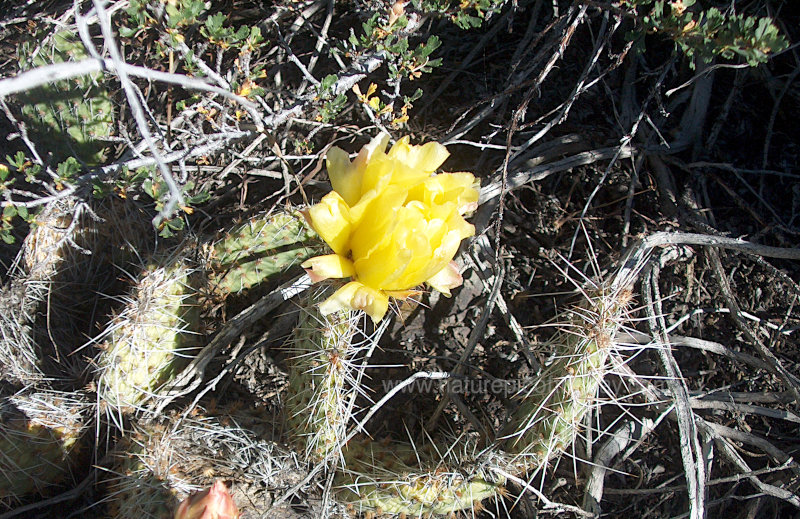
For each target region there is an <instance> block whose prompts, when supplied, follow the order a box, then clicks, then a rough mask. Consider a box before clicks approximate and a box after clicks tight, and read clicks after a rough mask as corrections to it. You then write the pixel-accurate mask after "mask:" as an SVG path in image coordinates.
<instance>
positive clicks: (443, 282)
mask: <svg viewBox="0 0 800 519" xmlns="http://www.w3.org/2000/svg"><path fill="white" fill-rule="evenodd" d="M463 282H464V278H463V277H461V273H460V272H459V271H458V263H456V262H455V261H451V262H450V263H448V264H447V266H445V267H444V268H443V269H442V270H440V271H439V272H438V273H436V274H435V275H434V276H433V277H432V278H430V279H428V282H427V283H428V285H430V287H431V288H433V289H435V290H438V291H439V292H441V293H442V294H444V295H446V296H447V297H450V290H451V289H453V288H456V287H460V286H461V284H462V283H463Z"/></svg>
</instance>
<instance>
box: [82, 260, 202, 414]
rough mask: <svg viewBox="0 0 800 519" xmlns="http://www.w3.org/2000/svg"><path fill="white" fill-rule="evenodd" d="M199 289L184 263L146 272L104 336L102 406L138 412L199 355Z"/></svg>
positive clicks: (168, 263) (100, 377) (100, 373)
mask: <svg viewBox="0 0 800 519" xmlns="http://www.w3.org/2000/svg"><path fill="white" fill-rule="evenodd" d="M195 284H196V281H195V279H194V276H193V270H192V269H191V268H190V267H189V265H188V262H187V261H185V260H183V259H181V258H167V259H164V260H162V261H161V262H159V264H156V265H152V266H150V267H148V268H147V269H146V270H145V272H144V274H143V275H142V276H141V277H140V279H139V280H138V282H137V284H136V286H135V288H134V290H133V292H132V294H131V297H130V300H129V301H128V304H127V305H126V306H125V308H124V309H123V310H122V311H121V312H120V314H119V315H117V316H116V317H115V318H114V319H112V321H111V323H110V325H109V328H108V330H107V331H106V332H105V339H104V342H103V344H102V345H101V349H102V351H101V353H100V355H99V357H98V359H97V365H98V367H99V369H98V382H97V390H98V393H99V396H100V399H101V401H102V402H103V403H105V404H107V405H110V406H111V407H112V408H114V409H119V410H121V411H123V412H125V411H131V410H133V409H135V408H137V407H139V406H140V405H141V404H142V403H143V402H145V401H146V400H148V399H150V398H152V397H154V396H156V395H157V391H158V389H159V388H160V387H161V386H162V385H163V384H164V383H165V382H167V381H168V380H170V378H172V377H173V376H174V375H175V374H176V373H177V371H178V370H179V369H180V368H182V367H183V365H184V364H185V363H186V360H187V359H188V358H189V357H191V356H192V354H193V353H195V351H196V348H197V346H198V345H199V336H198V326H199V311H198V307H197V302H196V299H195V294H196V288H195V286H194V285H195Z"/></svg>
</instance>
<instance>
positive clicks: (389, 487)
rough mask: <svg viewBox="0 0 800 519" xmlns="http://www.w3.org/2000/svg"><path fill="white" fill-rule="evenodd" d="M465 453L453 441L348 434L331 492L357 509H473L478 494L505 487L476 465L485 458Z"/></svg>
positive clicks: (417, 513) (416, 513) (414, 512)
mask: <svg viewBox="0 0 800 519" xmlns="http://www.w3.org/2000/svg"><path fill="white" fill-rule="evenodd" d="M459 443H466V442H465V441H463V440H461V441H456V445H458V444H459ZM440 453H449V454H440ZM443 456H444V458H443ZM468 458H469V456H467V455H465V453H464V449H458V448H455V449H454V448H453V446H452V445H450V446H442V447H440V448H435V447H433V445H431V444H426V445H423V446H418V447H417V446H413V445H411V444H407V443H400V442H371V441H369V440H365V441H356V440H353V441H352V442H351V443H350V444H348V447H347V449H346V450H345V452H344V464H343V465H342V466H341V467H340V469H339V470H338V472H337V474H336V477H335V479H334V485H336V495H337V497H338V498H339V500H340V501H341V502H342V503H344V504H345V505H346V506H347V507H348V508H349V509H352V510H353V511H354V512H358V513H363V512H367V513H378V514H395V515H400V516H402V515H403V514H405V515H406V516H409V517H424V516H430V515H450V514H453V513H455V512H459V511H463V510H472V511H477V510H480V509H481V508H482V505H481V502H482V501H483V500H485V499H489V498H496V497H497V496H498V495H500V494H502V493H503V492H504V491H505V490H504V484H505V479H504V478H502V477H497V476H496V475H495V474H493V473H491V472H489V471H485V470H480V468H481V467H485V466H487V465H486V462H487V461H488V459H487V460H484V461H483V462H481V463H476V462H475V460H470V459H468Z"/></svg>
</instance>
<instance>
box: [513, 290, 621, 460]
mask: <svg viewBox="0 0 800 519" xmlns="http://www.w3.org/2000/svg"><path fill="white" fill-rule="evenodd" d="M629 301H630V291H629V290H627V289H612V288H609V287H603V286H601V287H598V288H596V289H595V290H592V291H590V292H588V293H586V294H585V295H584V299H583V300H582V301H581V303H580V304H579V305H577V306H575V307H573V308H571V309H568V310H567V311H565V312H563V313H562V314H561V315H559V316H558V318H557V319H556V325H557V326H558V330H557V331H556V334H555V335H554V337H553V338H552V339H551V340H550V343H551V344H552V345H553V346H554V348H555V354H556V360H555V361H554V362H553V363H552V364H551V365H550V366H549V367H548V368H547V369H546V370H545V372H544V373H542V375H541V376H539V377H538V378H537V380H536V381H535V382H534V383H533V384H532V385H530V386H529V387H527V388H525V389H523V390H522V391H520V392H519V393H518V395H517V398H518V399H519V400H520V403H519V407H518V408H517V410H516V411H515V412H514V413H513V415H512V417H511V420H510V422H509V424H508V426H507V428H506V431H505V433H506V434H505V441H504V448H505V449H506V450H507V452H508V453H509V454H510V455H512V456H513V459H512V460H511V462H510V463H511V467H510V470H512V471H513V472H514V473H526V472H531V471H535V470H538V469H539V468H541V467H542V466H543V465H544V464H545V463H547V460H548V459H549V458H550V457H552V456H554V455H556V454H558V453H560V452H563V451H564V450H565V449H566V448H567V447H568V446H569V445H571V444H572V442H573V441H574V439H575V436H576V435H577V434H578V432H579V430H580V427H581V423H582V421H583V418H584V416H586V413H587V412H589V410H591V409H592V408H594V407H595V406H596V400H595V398H596V394H597V390H598V389H599V386H600V383H601V381H602V379H603V377H604V376H605V373H606V369H607V361H608V357H609V354H610V353H611V352H612V351H613V346H614V341H615V337H616V334H617V332H618V331H619V328H620V326H621V323H622V317H623V315H624V312H625V310H626V308H627V304H628V302H629Z"/></svg>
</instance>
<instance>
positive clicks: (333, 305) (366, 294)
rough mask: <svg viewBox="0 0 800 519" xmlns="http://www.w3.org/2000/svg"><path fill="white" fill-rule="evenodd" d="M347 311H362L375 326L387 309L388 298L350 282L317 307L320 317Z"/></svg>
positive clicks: (356, 282) (379, 292)
mask: <svg viewBox="0 0 800 519" xmlns="http://www.w3.org/2000/svg"><path fill="white" fill-rule="evenodd" d="M347 309H351V310H364V312H366V313H367V315H369V316H370V318H372V322H374V323H376V324H377V323H378V322H380V320H381V319H383V316H384V315H386V311H387V310H388V309H389V296H387V295H386V294H385V293H383V292H382V291H380V290H376V289H374V288H370V287H368V286H366V285H364V284H363V283H360V282H358V281H351V282H350V283H348V284H346V285H345V286H343V287H342V288H340V289H339V290H337V291H336V292H334V293H333V295H332V296H330V297H329V298H328V299H326V300H325V301H323V302H322V303H321V304H320V305H319V311H320V312H321V313H322V315H329V314H332V313H334V312H338V311H339V310H347Z"/></svg>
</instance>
